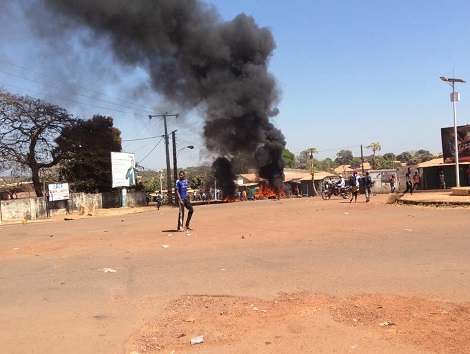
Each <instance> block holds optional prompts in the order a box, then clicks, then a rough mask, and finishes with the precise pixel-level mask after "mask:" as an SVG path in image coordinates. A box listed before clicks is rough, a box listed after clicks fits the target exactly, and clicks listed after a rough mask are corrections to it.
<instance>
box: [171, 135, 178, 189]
mask: <svg viewBox="0 0 470 354" xmlns="http://www.w3.org/2000/svg"><path fill="white" fill-rule="evenodd" d="M171 139H172V140H173V177H174V178H175V181H174V183H173V184H176V181H177V180H178V163H177V162H176V130H173V131H172V132H171Z"/></svg>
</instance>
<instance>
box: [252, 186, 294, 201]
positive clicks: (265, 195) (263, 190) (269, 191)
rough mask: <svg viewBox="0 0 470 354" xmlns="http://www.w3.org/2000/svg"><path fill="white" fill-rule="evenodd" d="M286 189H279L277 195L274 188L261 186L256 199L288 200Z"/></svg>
mask: <svg viewBox="0 0 470 354" xmlns="http://www.w3.org/2000/svg"><path fill="white" fill-rule="evenodd" d="M286 197H287V195H286V192H285V191H284V188H279V193H276V191H275V190H274V188H272V187H271V186H268V185H267V184H266V183H260V184H259V190H258V193H256V194H255V199H280V198H286Z"/></svg>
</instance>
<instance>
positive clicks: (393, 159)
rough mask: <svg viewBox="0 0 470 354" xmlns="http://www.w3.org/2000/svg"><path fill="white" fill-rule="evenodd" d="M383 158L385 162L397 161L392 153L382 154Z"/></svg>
mask: <svg viewBox="0 0 470 354" xmlns="http://www.w3.org/2000/svg"><path fill="white" fill-rule="evenodd" d="M383 158H384V159H385V160H387V161H395V160H396V159H397V157H396V156H395V154H394V153H392V152H387V153H386V154H383Z"/></svg>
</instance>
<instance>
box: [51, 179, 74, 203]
mask: <svg viewBox="0 0 470 354" xmlns="http://www.w3.org/2000/svg"><path fill="white" fill-rule="evenodd" d="M47 189H48V191H49V201H50V202H55V201H57V200H68V199H70V191H69V184H68V183H50V184H48V188H47Z"/></svg>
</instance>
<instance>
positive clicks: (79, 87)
mask: <svg viewBox="0 0 470 354" xmlns="http://www.w3.org/2000/svg"><path fill="white" fill-rule="evenodd" d="M0 62H1V63H4V64H8V65H11V66H13V67H17V68H19V69H22V70H26V71H29V72H31V73H34V74H37V75H40V76H43V77H45V78H47V79H51V80H54V81H58V82H61V83H65V84H67V85H69V86H72V87H76V88H78V89H80V90H86V91H89V92H91V93H94V94H97V95H100V96H103V97H108V98H111V99H113V100H117V101H121V102H123V103H126V104H131V105H135V106H137V104H136V103H134V102H131V101H127V100H124V99H121V98H118V97H113V96H109V95H106V94H104V93H101V92H97V91H94V90H91V89H89V88H86V87H82V86H79V85H76V84H72V83H69V82H67V81H64V80H61V79H58V78H55V77H52V76H49V75H46V74H43V73H40V72H37V71H34V70H31V69H28V68H25V67H22V66H20V65H16V64H13V63H10V62H8V61H5V60H2V59H0ZM0 71H1V72H3V73H5V74H8V75H12V76H16V77H19V78H22V79H24V80H28V81H32V82H36V83H39V84H42V85H45V86H50V87H53V88H56V87H54V86H51V85H48V84H46V83H43V82H40V81H36V80H32V79H29V78H26V77H24V76H21V75H17V74H12V73H9V72H6V71H4V70H1V69H0ZM57 89H60V88H57ZM85 97H87V98H91V99H95V100H99V101H103V102H107V103H111V104H115V105H118V106H121V107H126V106H123V105H120V104H117V103H114V102H109V101H105V100H101V99H98V98H94V97H89V96H85ZM138 106H141V107H143V108H145V109H148V110H150V111H154V110H155V108H153V107H146V106H142V105H138ZM136 109H139V110H142V111H144V110H143V109H141V108H136ZM145 112H146V113H147V114H148V112H147V111H145Z"/></svg>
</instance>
